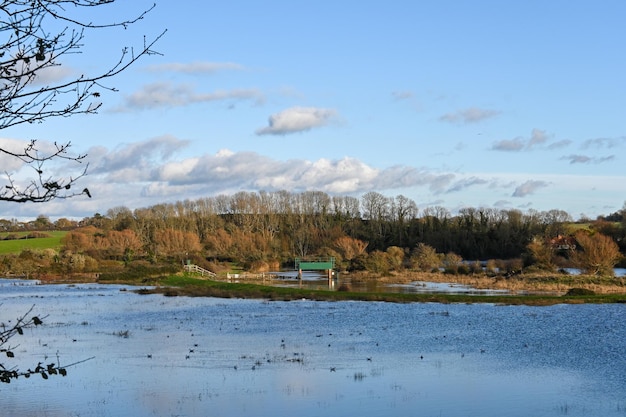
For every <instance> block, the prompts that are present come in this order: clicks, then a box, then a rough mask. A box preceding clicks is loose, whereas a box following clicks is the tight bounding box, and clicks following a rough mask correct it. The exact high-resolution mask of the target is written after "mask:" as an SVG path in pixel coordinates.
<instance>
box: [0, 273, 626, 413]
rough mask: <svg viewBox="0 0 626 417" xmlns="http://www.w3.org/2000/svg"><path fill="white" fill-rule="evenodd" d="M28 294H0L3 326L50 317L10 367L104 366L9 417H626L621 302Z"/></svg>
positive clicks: (25, 288)
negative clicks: (27, 315) (32, 313)
mask: <svg viewBox="0 0 626 417" xmlns="http://www.w3.org/2000/svg"><path fill="white" fill-rule="evenodd" d="M15 284H18V285H15ZM22 284H28V283H24V282H16V281H4V280H3V281H2V282H0V292H1V294H2V296H1V299H2V306H1V307H0V308H1V310H0V311H1V317H0V319H1V320H3V321H5V322H6V321H8V320H12V319H14V318H15V317H17V316H18V315H20V314H22V313H23V312H25V311H26V310H27V309H28V308H30V307H31V306H32V305H33V304H35V305H36V313H37V314H39V315H41V316H43V315H48V317H47V319H46V320H45V326H42V327H39V328H37V329H33V330H28V331H27V332H26V333H25V335H24V336H23V337H21V338H20V339H19V340H18V339H15V342H16V343H19V344H20V346H19V347H18V348H17V349H15V353H16V360H17V362H16V363H24V364H25V366H26V367H28V366H32V365H33V364H35V365H36V363H37V362H39V361H41V362H44V363H50V362H52V361H56V357H57V355H58V358H59V360H60V362H61V365H66V364H68V363H71V362H76V361H79V360H81V359H85V358H88V357H91V356H95V358H94V359H92V360H90V361H87V362H85V363H82V364H79V365H77V366H74V367H70V368H69V369H68V376H67V377H65V378H63V377H51V378H50V379H49V380H47V381H44V380H43V379H41V378H39V377H37V378H35V377H31V378H30V379H28V380H26V379H23V378H22V379H18V380H17V381H13V382H12V383H11V384H3V385H0V389H1V390H2V414H3V415H9V416H82V417H86V416H182V415H184V416H208V415H211V416H242V415H249V416H261V417H263V416H268V417H269V416H272V417H274V416H286V415H294V416H320V415H333V416H354V415H359V416H360V417H368V416H381V415H393V416H416V415H417V416H504V415H506V416H563V415H567V416H626V397H624V392H626V376H625V375H626V374H625V371H626V360H625V359H624V354H623V349H624V346H626V343H625V342H626V324H625V320H624V319H625V318H626V314H625V310H624V306H623V305H556V306H551V307H525V306H495V305H489V304H475V305H465V304H454V305H444V304H420V303H413V304H391V303H373V302H367V303H366V302H313V301H307V300H302V301H296V302H267V301H258V300H232V299H214V298H185V297H174V298H168V297H163V296H161V295H149V296H140V295H136V294H134V293H132V292H131V291H120V290H121V289H124V288H123V287H118V286H97V285H76V286H68V285H57V286H46V285H22ZM46 355H47V357H46ZM7 360H8V359H7ZM3 363H5V365H6V364H7V363H8V362H6V361H5V362H3Z"/></svg>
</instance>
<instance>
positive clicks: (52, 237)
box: [0, 231, 67, 255]
mask: <svg viewBox="0 0 626 417" xmlns="http://www.w3.org/2000/svg"><path fill="white" fill-rule="evenodd" d="M30 233H32V232H19V233H0V255H5V254H9V253H20V252H22V251H23V250H25V249H31V250H42V249H55V250H58V249H60V248H61V239H62V238H63V236H65V235H66V234H67V232H65V231H50V232H40V233H45V234H46V235H47V236H48V237H37V238H27V236H28V235H29V234H30ZM9 235H12V237H13V239H9V240H5V239H6V237H7V236H9Z"/></svg>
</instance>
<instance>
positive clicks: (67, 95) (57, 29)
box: [0, 0, 165, 203]
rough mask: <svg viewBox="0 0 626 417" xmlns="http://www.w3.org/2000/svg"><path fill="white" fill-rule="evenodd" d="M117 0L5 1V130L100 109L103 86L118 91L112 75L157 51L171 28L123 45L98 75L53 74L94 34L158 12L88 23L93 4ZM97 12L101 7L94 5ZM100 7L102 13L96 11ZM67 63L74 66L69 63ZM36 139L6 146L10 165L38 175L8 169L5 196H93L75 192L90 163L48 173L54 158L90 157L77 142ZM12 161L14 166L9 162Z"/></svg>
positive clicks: (1, 85)
mask: <svg viewBox="0 0 626 417" xmlns="http://www.w3.org/2000/svg"><path fill="white" fill-rule="evenodd" d="M114 2H115V0H36V1H33V0H7V1H0V39H2V40H1V41H0V130H2V129H7V128H9V127H13V126H18V125H23V124H31V123H41V122H43V121H45V120H47V119H50V118H56V117H69V116H74V115H77V114H94V113H96V112H97V111H98V109H99V108H100V106H101V105H102V102H101V98H100V97H101V92H102V91H105V90H107V91H116V89H115V88H114V87H111V86H108V85H106V84H105V82H106V80H108V79H110V78H112V77H114V76H116V75H118V74H119V73H121V72H122V71H124V70H126V69H127V68H128V67H129V66H130V65H132V64H133V63H135V62H136V61H137V60H138V59H140V58H142V57H144V56H147V55H151V54H155V53H156V52H155V51H154V50H153V49H152V48H153V46H154V45H155V43H156V42H157V41H158V40H159V39H160V38H161V36H163V34H164V33H165V31H164V32H161V33H160V34H159V35H157V36H155V37H154V38H151V40H146V39H145V38H144V40H143V44H142V46H141V47H139V48H137V49H135V48H129V47H124V48H122V50H121V53H120V55H119V56H118V57H117V58H116V59H114V60H113V61H112V64H111V65H110V66H109V67H108V68H105V69H104V70H103V71H100V72H98V73H96V74H81V75H78V76H76V77H71V78H69V79H68V78H54V77H52V78H51V77H46V75H50V74H51V73H53V72H55V71H56V73H59V72H60V69H62V68H61V67H62V66H63V65H64V64H63V63H62V61H63V59H64V58H67V57H68V56H69V55H74V54H80V53H81V52H82V51H83V48H84V43H83V41H84V38H85V34H86V33H87V32H89V31H95V30H103V29H107V28H108V29H115V28H120V29H124V28H127V27H128V26H129V25H132V24H134V23H137V22H138V21H140V20H141V19H143V18H144V17H145V16H146V14H147V13H149V12H150V10H152V9H153V8H154V7H155V5H152V6H151V7H150V8H148V9H147V10H144V11H143V12H140V13H139V14H138V15H136V16H134V17H132V18H131V19H126V20H122V21H119V22H105V23H93V22H92V21H86V20H83V19H84V18H83V17H81V16H84V15H85V13H84V12H85V11H86V9H88V8H96V7H106V6H107V5H110V4H112V3H114ZM94 10H95V9H94ZM95 11H97V10H95ZM66 65H67V64H66ZM40 143H41V142H38V141H37V139H31V140H29V141H27V143H26V144H22V145H15V144H13V146H11V144H8V143H6V142H3V143H2V144H0V160H2V161H4V164H3V165H4V166H5V167H6V166H8V165H13V166H17V167H23V166H27V167H30V168H32V170H33V176H32V177H30V178H25V179H18V178H17V176H16V175H15V173H12V172H8V171H5V173H4V174H5V178H4V181H5V184H3V185H0V186H1V187H2V188H1V189H0V201H8V202H16V203H24V202H35V203H40V202H46V201H50V200H52V199H55V198H68V197H73V196H76V195H83V194H84V195H87V196H88V197H91V195H90V193H89V190H87V189H86V188H85V189H83V190H76V188H75V185H76V183H77V181H78V180H79V179H80V178H81V177H83V176H84V175H85V174H86V173H87V166H85V167H83V168H82V169H80V170H78V171H77V173H76V174H75V175H72V176H66V177H56V176H52V175H50V174H49V173H48V172H49V171H46V169H45V168H46V166H49V163H52V162H57V161H58V162H63V161H65V162H71V163H76V164H82V163H83V161H84V158H85V155H81V154H79V155H75V154H71V153H69V149H70V148H71V145H72V144H71V142H64V143H63V142H54V145H53V146H52V147H46V146H41V145H40ZM7 161H11V162H12V164H9V163H7Z"/></svg>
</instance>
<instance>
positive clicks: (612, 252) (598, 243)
mask: <svg viewBox="0 0 626 417" xmlns="http://www.w3.org/2000/svg"><path fill="white" fill-rule="evenodd" d="M576 241H577V242H578V246H579V247H580V249H581V250H578V251H576V252H575V253H574V255H573V260H574V262H575V263H576V265H577V266H578V267H579V268H580V269H582V270H583V271H584V272H586V273H588V274H592V275H610V276H612V275H613V274H614V272H613V267H614V266H615V265H616V264H617V262H619V260H620V259H621V257H622V254H621V253H620V251H619V247H618V246H617V243H615V242H614V241H613V240H612V239H611V238H609V237H608V236H605V235H603V234H601V233H594V234H589V233H587V232H585V231H580V232H578V233H577V234H576Z"/></svg>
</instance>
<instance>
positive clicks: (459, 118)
mask: <svg viewBox="0 0 626 417" xmlns="http://www.w3.org/2000/svg"><path fill="white" fill-rule="evenodd" d="M499 114H500V112H499V111H497V110H489V109H480V108H478V107H470V108H467V109H464V110H458V111H456V112H454V113H447V114H444V115H443V116H441V117H440V118H439V120H441V121H443V122H449V123H460V124H468V123H477V122H481V121H483V120H486V119H490V118H492V117H495V116H497V115H499Z"/></svg>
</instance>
